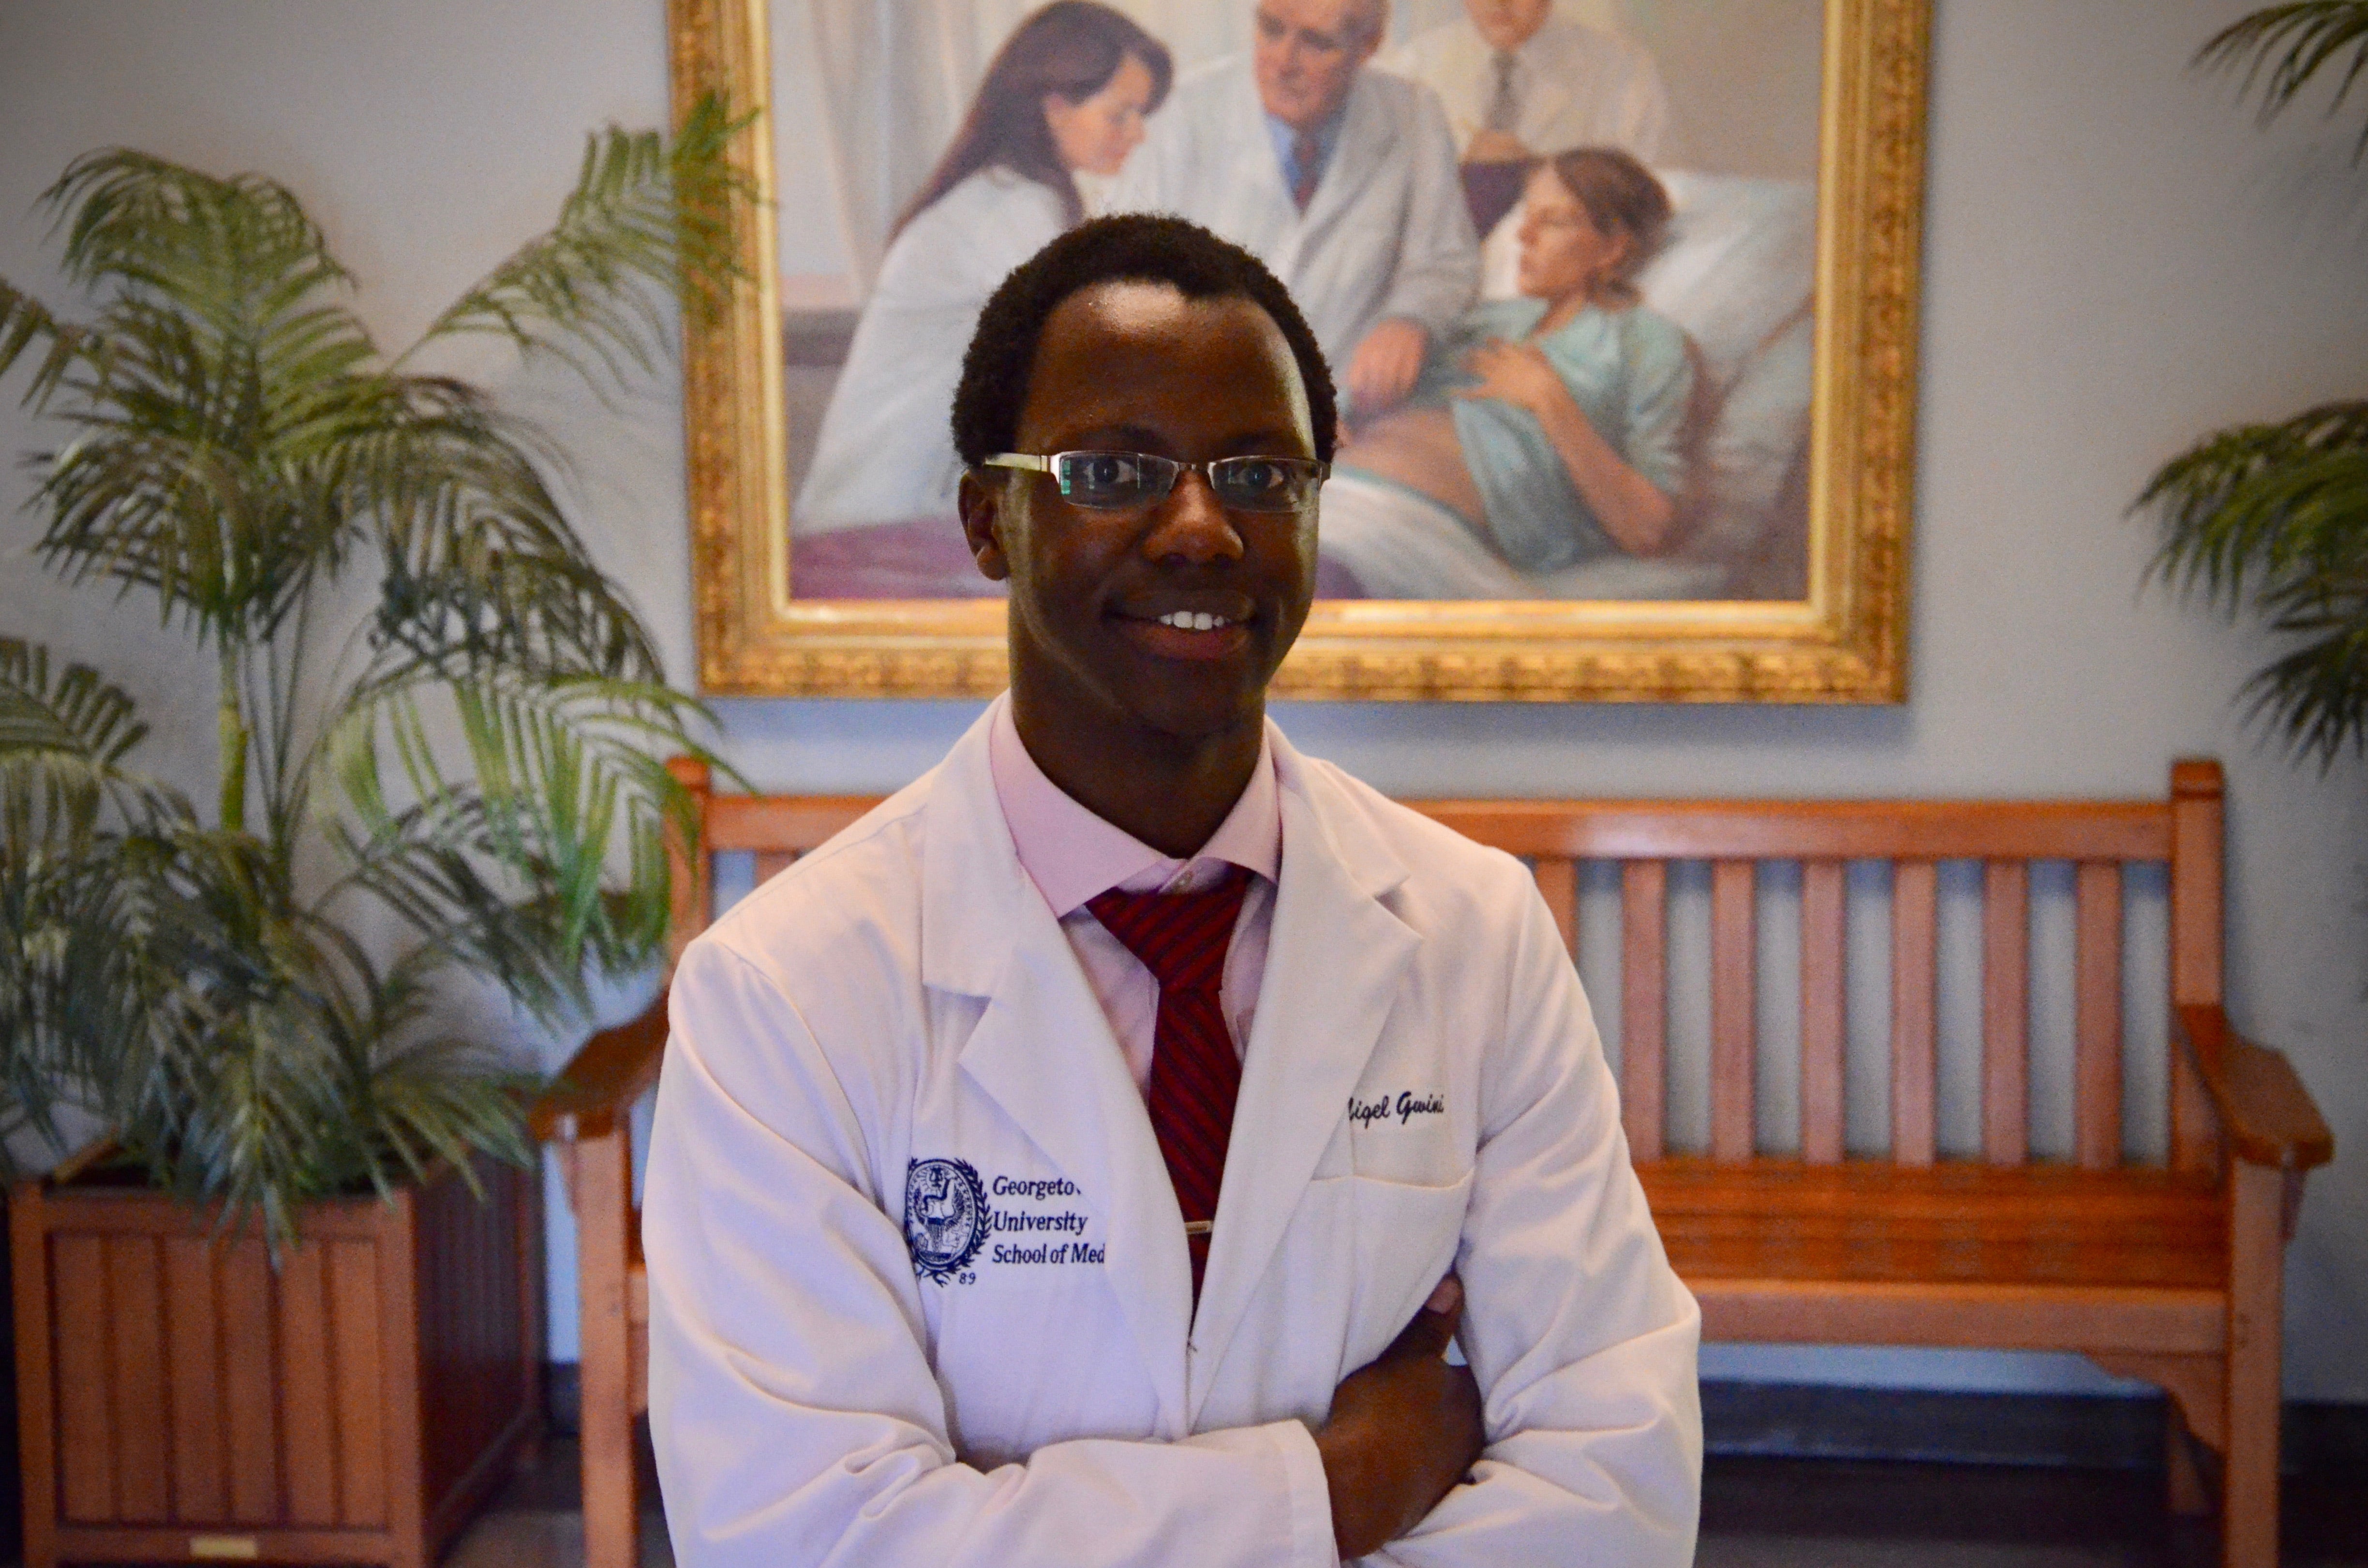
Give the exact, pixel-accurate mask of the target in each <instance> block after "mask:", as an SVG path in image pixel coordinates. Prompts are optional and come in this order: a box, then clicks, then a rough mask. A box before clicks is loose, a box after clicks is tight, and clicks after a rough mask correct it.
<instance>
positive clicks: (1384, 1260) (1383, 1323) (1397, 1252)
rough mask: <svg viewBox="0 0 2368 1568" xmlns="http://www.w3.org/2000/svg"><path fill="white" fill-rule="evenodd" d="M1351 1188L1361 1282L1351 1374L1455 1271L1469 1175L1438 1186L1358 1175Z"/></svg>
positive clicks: (1385, 1345)
mask: <svg viewBox="0 0 2368 1568" xmlns="http://www.w3.org/2000/svg"><path fill="white" fill-rule="evenodd" d="M1349 1193H1350V1206H1351V1221H1352V1222H1353V1224H1354V1226H1355V1228H1356V1246H1357V1267H1356V1278H1357V1280H1358V1291H1357V1306H1356V1311H1355V1312H1354V1315H1353V1323H1354V1326H1353V1327H1352V1329H1351V1331H1350V1334H1349V1346H1348V1350H1349V1355H1348V1360H1347V1365H1348V1366H1349V1368H1350V1369H1355V1368H1358V1367H1361V1366H1363V1365H1364V1364H1365V1363H1366V1362H1368V1361H1370V1360H1372V1358H1374V1357H1376V1356H1378V1355H1380V1354H1381V1353H1382V1352H1383V1350H1384V1349H1386V1348H1388V1346H1389V1343H1390V1341H1392V1340H1393V1339H1395V1338H1396V1337H1397V1336H1398V1334H1399V1332H1400V1331H1401V1330H1403V1329H1404V1328H1405V1327H1406V1324H1408V1323H1409V1322H1411V1321H1412V1320H1413V1317H1414V1314H1415V1312H1416V1310H1417V1308H1419V1307H1420V1306H1421V1305H1422V1303H1423V1302H1424V1301H1426V1300H1428V1299H1429V1295H1430V1292H1431V1290H1432V1288H1433V1287H1435V1286H1436V1285H1438V1283H1439V1281H1440V1277H1441V1276H1442V1275H1444V1274H1446V1273H1447V1272H1448V1271H1449V1270H1450V1269H1452V1268H1453V1267H1455V1251H1456V1245H1457V1244H1458V1243H1459V1242H1460V1241H1461V1240H1462V1239H1463V1212H1464V1209H1465V1208H1466V1206H1467V1205H1468V1204H1469V1203H1470V1201H1471V1198H1472V1173H1471V1172H1470V1171H1468V1170H1467V1171H1465V1172H1464V1173H1463V1176H1461V1177H1459V1178H1458V1179H1456V1180H1454V1181H1452V1182H1448V1183H1446V1184H1445V1185H1443V1186H1438V1187H1432V1186H1425V1185H1421V1184H1418V1183H1415V1182H1403V1181H1383V1180H1380V1179H1379V1178H1377V1177H1373V1176H1357V1177H1354V1178H1352V1179H1351V1180H1350V1181H1349Z"/></svg>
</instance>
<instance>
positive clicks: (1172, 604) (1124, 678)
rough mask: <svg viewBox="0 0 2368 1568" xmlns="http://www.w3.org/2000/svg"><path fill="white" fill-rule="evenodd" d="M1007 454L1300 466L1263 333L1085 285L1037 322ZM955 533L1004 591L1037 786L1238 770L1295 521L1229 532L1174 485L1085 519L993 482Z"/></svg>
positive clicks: (1297, 411) (1299, 620)
mask: <svg viewBox="0 0 2368 1568" xmlns="http://www.w3.org/2000/svg"><path fill="white" fill-rule="evenodd" d="M1015 436H1016V440H1017V446H1018V449H1019V450H1020V451H1023V452H1037V453H1051V452H1061V451H1078V450H1087V451H1094V450H1099V451H1134V452H1149V453H1152V454H1154V455H1156V456H1159V457H1167V458H1175V459H1178V460H1185V461H1206V460H1210V459H1212V458H1224V457H1237V456H1249V455H1259V454H1262V455H1266V456H1272V457H1299V458H1312V457H1314V456H1315V438H1314V435H1313V426H1312V424H1311V422H1310V419H1309V416H1308V408H1307V394H1306V392H1305V390H1304V388H1303V386H1302V385H1301V383H1300V379H1299V369H1298V366H1297V364H1296V362H1295V361H1294V360H1293V359H1292V354H1291V348H1290V346H1289V344H1288V343H1287V342H1286V341H1285V340H1284V338H1283V335H1282V333H1281V330H1280V329H1278V328H1277V327H1276V326H1275V324H1274V322H1273V320H1272V319H1271V318H1269V316H1268V315H1267V313H1266V312H1264V311H1263V310H1261V309H1259V308H1258V305H1256V304H1255V303H1253V302H1252V301H1248V300H1247V299H1241V298H1233V297H1226V298H1217V299H1208V300H1191V299H1187V298H1186V297H1185V296H1184V295H1183V294H1181V293H1179V292H1178V290H1175V289H1174V288H1172V287H1169V286H1168V285H1166V284H1156V283H1135V282H1117V283H1103V284H1098V285H1096V286H1094V287H1092V288H1089V289H1087V290H1082V291H1080V292H1078V293H1076V294H1074V295H1072V296H1071V297H1070V298H1068V299H1067V300H1065V301H1063V302H1062V303H1061V304H1060V305H1059V307H1057V308H1056V309H1055V310H1054V311H1053V313H1052V315H1051V316H1050V317H1049V318H1047V320H1046V322H1045V324H1044V330H1043V335H1042V338H1041V340H1040V341H1039V344H1038V347H1037V349H1036V358H1035V362H1034V365H1033V367H1032V369H1031V370H1030V377H1029V382H1028V397H1027V402H1026V403H1025V404H1023V405H1022V407H1021V410H1020V414H1019V423H1018V426H1017V429H1016V432H1015ZM962 523H963V528H964V530H965V531H966V533H967V534H968V536H969V539H970V542H971V546H972V549H973V551H974V552H975V553H976V555H977V557H978V562H979V566H980V569H981V570H982V571H984V572H985V574H987V575H988V576H990V577H995V578H1001V579H1006V580H1008V582H1009V583H1010V585H1011V603H1010V642H1011V691H1012V702H1013V707H1014V717H1015V719H1016V720H1017V721H1018V722H1019V726H1020V732H1021V733H1022V735H1023V736H1024V737H1025V738H1026V739H1027V740H1028V743H1029V749H1030V751H1031V752H1034V753H1036V754H1037V756H1038V758H1039V760H1040V761H1042V762H1045V763H1047V765H1048V771H1052V770H1053V769H1052V767H1051V766H1050V764H1051V760H1052V757H1053V756H1061V757H1064V758H1072V759H1075V758H1087V759H1100V760H1101V762H1102V763H1103V765H1104V766H1122V765H1123V764H1124V761H1125V759H1126V758H1127V757H1128V756H1131V755H1133V753H1135V752H1136V751H1138V750H1140V749H1141V748H1144V747H1147V746H1150V747H1163V748H1172V747H1176V746H1178V745H1180V746H1181V747H1182V748H1185V749H1190V748H1194V747H1198V746H1201V745H1202V744H1205V743H1208V742H1212V741H1215V742H1223V741H1228V740H1230V741H1232V742H1235V743H1238V744H1245V745H1247V746H1248V747H1249V748H1251V749H1252V751H1253V753H1254V751H1255V748H1256V746H1257V744H1258V738H1259V737H1260V736H1261V735H1262V733H1263V721H1264V717H1265V712H1266V687H1267V683H1268V682H1269V680H1271V679H1272V678H1273V676H1274V672H1275V670H1276V668H1277V666H1279V665H1281V663H1282V656H1283V654H1284V653H1287V652H1288V651H1289V650H1290V647H1291V644H1292V640H1293V639H1295V638H1296V637H1297V636H1298V635H1299V629H1300V627H1301V626H1302V625H1303V624H1304V622H1305V620H1306V619H1307V609H1308V605H1309V602H1310V600H1311V599H1312V597H1313V595H1314V588H1315V511H1314V508H1313V507H1310V508H1309V509H1307V510H1305V511H1304V512H1296V513H1292V512H1285V513H1261V512H1231V511H1228V510H1226V509H1225V508H1224V507H1223V506H1219V505H1218V504H1217V501H1216V498H1215V496H1214V495H1213V494H1211V492H1210V490H1209V487H1208V483H1207V482H1206V480H1205V479H1204V478H1203V477H1202V476H1201V475H1200V474H1198V473H1194V472H1186V473H1184V474H1182V475H1180V476H1179V477H1178V480H1177V482H1176V487H1175V489H1174V490H1172V491H1170V492H1169V493H1168V494H1167V498H1166V499H1164V500H1162V501H1161V502H1159V503H1158V504H1157V505H1156V506H1145V507H1141V508H1138V509H1135V510H1131V511H1122V512H1103V511H1095V510H1091V509H1089V508H1087V507H1082V506H1074V505H1072V504H1070V503H1069V502H1068V501H1066V500H1064V499H1063V497H1062V495H1061V493H1060V489H1059V487H1058V485H1057V484H1056V483H1054V481H1053V479H1052V478H1051V477H1050V476H1049V475H1044V474H1035V473H1008V472H1005V471H997V472H996V477H994V478H991V479H987V480H985V481H982V480H980V479H978V478H976V477H970V478H965V479H964V480H963V482H962ZM1178 622H1181V623H1182V624H1178ZM1204 625H1205V629H1202V628H1203V626H1204Z"/></svg>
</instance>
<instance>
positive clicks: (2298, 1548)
mask: <svg viewBox="0 0 2368 1568" xmlns="http://www.w3.org/2000/svg"><path fill="white" fill-rule="evenodd" d="M644 1449H645V1451H644V1454H643V1464H644V1466H645V1467H646V1466H647V1464H648V1456H647V1453H646V1444H645V1445H644ZM575 1462H576V1456H575V1445H574V1444H573V1443H572V1442H569V1441H566V1440H564V1439H559V1440H554V1441H553V1442H552V1444H551V1445H550V1446H549V1448H548V1449H546V1450H545V1452H544V1456H543V1458H542V1460H541V1462H540V1463H539V1464H538V1465H536V1466H535V1467H534V1468H532V1469H530V1470H527V1471H521V1472H520V1473H519V1474H518V1476H517V1477H516V1478H515V1479H514V1480H513V1481H512V1482H511V1483H510V1484H509V1486H508V1487H507V1489H506V1490H505V1491H504V1492H503V1494H502V1495H501V1496H500V1497H499V1498H498V1499H496V1501H495V1505H494V1506H493V1508H492V1509H491V1510H490V1511H488V1512H487V1513H486V1514H485V1515H484V1517H482V1518H480V1519H479V1520H478V1521H477V1523H476V1524H475V1525H474V1526H472V1528H471V1529H470V1531H469V1533H468V1534H467V1535H466V1536H465V1537H463V1538H462V1540H461V1543H460V1545H459V1546H458V1547H456V1548H455V1549H454V1550H453V1552H452V1554H451V1555H450V1557H448V1558H447V1559H446V1560H445V1568H578V1565H579V1564H581V1563H582V1562H583V1560H584V1555H583V1553H584V1544H583V1527H582V1523H581V1521H580V1519H579V1518H578V1517H577V1516H576V1514H575V1506H576V1482H575ZM655 1480H656V1478H655V1474H654V1473H649V1474H648V1475H647V1485H646V1490H645V1493H644V1494H645V1495H648V1496H653V1497H654V1496H655V1495H656V1494H657V1487H656V1483H655ZM2285 1521H2286V1530H2285V1562H2286V1563H2287V1564H2288V1565H2289V1568H2334V1565H2355V1564H2356V1565H2368V1485H2351V1486H2344V1487H2336V1486H2332V1485H2312V1484H2309V1483H2299V1482H2291V1481H2290V1482H2289V1483H2288V1484H2287V1490H2286V1498H2285ZM2216 1560H2217V1553H2216V1551H2215V1548H2214V1536H2213V1534H2212V1531H2211V1529H2210V1528H2209V1526H2208V1525H2201V1524H2192V1523H2184V1522H2182V1523H2177V1524H2174V1523H2172V1522H2170V1521H2169V1520H2168V1519H2166V1517H2164V1515H2163V1511H2162V1504H2161V1478H2160V1477H2159V1476H2157V1475H2152V1474H2148V1473H2146V1472H2144V1471H2087V1470H2064V1469H2053V1468H2039V1467H2035V1466H2016V1465H1942V1464H1900V1463H1875V1462H1865V1461H1853V1460H1780V1459H1739V1458H1713V1459H1712V1460H1710V1462H1709V1465H1708V1466H1707V1468H1706V1469H1705V1471H1704V1472H1703V1476H1702V1550H1701V1553H1700V1555H1699V1557H1698V1559H1697V1561H1698V1562H1700V1563H1701V1564H1702V1568H1796V1565H1797V1568H1895V1565H1896V1568H2157V1565H2159V1568H2206V1565H2207V1564H2210V1563H2212V1562H2215V1561H2216ZM642 1561H643V1565H644V1568H671V1564H672V1562H673V1557H672V1555H671V1554H670V1553H668V1551H666V1541H665V1532H664V1529H663V1528H662V1526H661V1524H660V1521H659V1519H658V1517H657V1516H656V1515H655V1514H652V1515H651V1516H650V1517H649V1520H648V1528H645V1529H644V1530H643V1552H642Z"/></svg>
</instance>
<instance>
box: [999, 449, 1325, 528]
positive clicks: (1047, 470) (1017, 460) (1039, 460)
mask: <svg viewBox="0 0 2368 1568" xmlns="http://www.w3.org/2000/svg"><path fill="white" fill-rule="evenodd" d="M1063 458H1125V459H1127V460H1129V461H1132V462H1136V463H1144V464H1149V465H1151V467H1152V471H1153V472H1157V471H1158V469H1159V468H1160V467H1162V466H1165V467H1167V468H1168V469H1170V470H1172V472H1170V473H1169V474H1168V478H1167V487H1166V488H1165V489H1163V490H1161V491H1160V493H1159V494H1156V495H1153V496H1148V497H1146V498H1144V499H1142V500H1138V501H1130V502H1128V503H1126V504H1125V505H1124V506H1096V505H1094V504H1093V503H1092V502H1090V501H1080V500H1077V499H1076V498H1075V497H1073V496H1071V495H1070V494H1069V487H1068V485H1067V484H1066V483H1063V481H1062V479H1061V474H1060V462H1061V460H1062V459H1063ZM1238 462H1267V463H1304V464H1305V465H1307V467H1309V468H1311V469H1313V470H1315V490H1316V491H1320V490H1322V489H1323V488H1324V482H1325V481H1326V480H1327V479H1329V478H1331V477H1332V465H1331V464H1330V463H1328V462H1325V461H1323V460H1319V459H1316V458H1294V457H1285V456H1282V455H1281V454H1280V453H1274V452H1244V453H1240V454H1237V455H1236V456H1234V457H1229V458H1208V459H1204V460H1201V461H1198V462H1190V461H1187V460H1184V459H1182V458H1163V457H1161V456H1160V455H1159V454H1158V453H1156V452H1120V451H1105V450H1102V449H1099V448H1092V447H1078V448H1075V449H1071V450H1069V451H1065V452H1044V453H1037V452H996V453H995V454H994V455H993V456H991V457H987V458H984V459H982V460H980V462H979V466H980V467H981V468H999V469H1003V470H1005V471H1006V472H1020V473H1042V474H1049V475H1051V476H1052V479H1053V483H1055V484H1058V485H1060V487H1061V498H1062V499H1063V500H1064V501H1067V502H1069V504H1070V505H1072V506H1082V507H1084V508H1085V509H1086V510H1087V511H1089V512H1126V511H1133V510H1134V509H1136V508H1137V507H1144V506H1158V505H1159V504H1160V503H1161V502H1163V501H1165V500H1167V498H1168V497H1169V496H1170V495H1173V494H1176V485H1177V482H1178V481H1179V480H1181V479H1182V478H1183V477H1184V475H1185V472H1186V471H1188V470H1189V471H1190V472H1194V473H1197V474H1199V475H1200V476H1201V483H1203V484H1206V485H1207V486H1208V487H1209V494H1211V495H1212V496H1214V497H1215V498H1216V501H1217V505H1219V506H1224V507H1225V508H1226V509H1227V510H1229V511H1235V512H1251V513H1256V514H1258V516H1261V517H1289V516H1291V515H1292V514H1293V513H1296V512H1300V511H1304V510H1305V509H1306V508H1307V507H1308V506H1313V505H1314V504H1315V494H1314V492H1313V491H1311V492H1310V494H1309V495H1308V497H1307V499H1306V500H1305V501H1299V502H1293V503H1292V505H1290V506H1242V505H1240V504H1239V503H1237V502H1230V501H1227V500H1226V499H1225V498H1224V494H1223V493H1222V492H1220V491H1219V490H1218V489H1217V476H1216V474H1215V472H1213V471H1214V470H1215V468H1216V467H1217V465H1218V464H1220V463H1238Z"/></svg>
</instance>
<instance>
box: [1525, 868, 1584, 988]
mask: <svg viewBox="0 0 2368 1568" xmlns="http://www.w3.org/2000/svg"><path fill="white" fill-rule="evenodd" d="M1530 871H1531V875H1533V876H1535V877H1536V878H1537V881H1538V896H1539V897H1540V898H1543V899H1544V900H1545V901H1546V908H1547V910H1548V911H1549V912H1551V913H1552V914H1553V915H1554V928H1555V929H1556V930H1558V931H1560V932H1561V933H1562V946H1563V950H1564V951H1565V952H1566V953H1568V954H1569V955H1570V957H1571V961H1572V962H1573V963H1576V962H1577V961H1578V864H1577V862H1576V861H1573V860H1563V859H1555V858H1542V859H1540V860H1539V861H1538V862H1537V863H1536V864H1535V865H1533V866H1531V868H1530Z"/></svg>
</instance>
